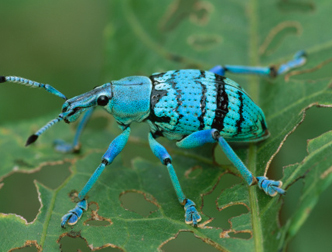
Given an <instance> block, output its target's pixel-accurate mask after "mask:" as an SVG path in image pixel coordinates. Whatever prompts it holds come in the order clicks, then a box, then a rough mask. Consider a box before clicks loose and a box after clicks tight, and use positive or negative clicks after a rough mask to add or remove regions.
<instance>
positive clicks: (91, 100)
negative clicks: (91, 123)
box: [25, 83, 112, 146]
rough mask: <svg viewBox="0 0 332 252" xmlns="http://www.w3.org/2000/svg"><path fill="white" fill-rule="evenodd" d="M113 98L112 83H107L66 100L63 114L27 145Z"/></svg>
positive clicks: (49, 123)
mask: <svg viewBox="0 0 332 252" xmlns="http://www.w3.org/2000/svg"><path fill="white" fill-rule="evenodd" d="M111 98H112V90H111V83H106V84H104V85H102V86H99V87H96V88H94V89H93V90H91V91H89V92H86V93H84V94H81V95H78V96H75V97H73V98H71V99H69V100H66V101H65V103H64V104H63V106H62V112H61V114H59V116H58V117H57V118H55V119H53V120H51V121H50V122H48V123H47V124H46V125H45V126H44V127H42V128H41V129H40V130H38V131H37V132H36V133H35V134H33V135H31V136H30V137H29V138H28V140H27V142H26V145H25V146H27V145H29V144H31V143H33V142H35V141H36V140H37V138H38V137H39V136H40V135H41V134H42V133H43V132H44V131H46V130H47V129H48V128H50V127H51V126H53V125H54V124H56V123H58V122H60V121H62V120H64V121H65V122H66V123H71V122H74V121H76V120H77V118H78V117H79V116H80V115H81V114H82V113H83V112H84V111H85V110H86V109H88V108H92V107H95V106H97V105H99V106H106V105H107V104H108V103H109V101H110V100H111Z"/></svg>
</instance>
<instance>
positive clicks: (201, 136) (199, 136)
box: [176, 129, 286, 197]
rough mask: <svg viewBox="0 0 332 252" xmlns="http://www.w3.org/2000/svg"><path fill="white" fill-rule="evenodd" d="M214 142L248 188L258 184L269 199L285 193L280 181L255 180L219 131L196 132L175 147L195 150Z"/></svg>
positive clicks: (263, 178) (259, 178)
mask: <svg viewBox="0 0 332 252" xmlns="http://www.w3.org/2000/svg"><path fill="white" fill-rule="evenodd" d="M215 142H218V144H219V146H220V147H221V149H222V150H223V151H224V153H225V154H226V156H227V157H228V159H229V160H230V161H231V162H232V163H233V165H234V166H235V167H236V168H237V169H238V171H239V172H240V174H241V175H242V177H243V178H244V179H245V181H246V182H247V183H248V185H249V186H251V185H255V184H258V187H259V188H260V189H262V190H263V191H264V192H265V193H266V194H267V195H270V196H271V197H274V196H276V195H277V194H278V193H279V194H285V193H286V192H285V191H284V190H283V189H281V188H280V187H281V186H282V182H281V181H274V180H269V179H268V178H266V177H257V178H255V177H254V176H253V174H252V173H251V172H250V171H249V170H248V168H247V167H246V166H245V165H244V163H243V162H242V161H241V159H240V158H239V157H238V156H237V155H236V153H235V152H234V151H233V149H232V148H231V146H230V145H229V144H228V143H227V142H226V140H225V139H224V138H223V137H222V136H221V135H220V133H219V131H218V130H216V129H210V130H201V131H197V132H195V133H193V134H191V135H189V136H187V137H185V138H184V139H182V140H181V141H179V142H177V143H176V145H177V146H179V147H181V148H195V147H198V146H202V145H203V144H205V143H215Z"/></svg>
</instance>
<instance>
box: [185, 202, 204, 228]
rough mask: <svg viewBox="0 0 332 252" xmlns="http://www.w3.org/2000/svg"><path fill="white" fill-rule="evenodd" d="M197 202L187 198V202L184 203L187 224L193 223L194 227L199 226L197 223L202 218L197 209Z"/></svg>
mask: <svg viewBox="0 0 332 252" xmlns="http://www.w3.org/2000/svg"><path fill="white" fill-rule="evenodd" d="M195 205H196V204H195V203H194V202H193V201H192V200H190V199H187V202H186V204H185V205H184V210H185V211H186V213H185V215H184V216H185V222H186V223H187V224H191V223H192V224H193V226H194V227H197V223H198V222H200V221H201V220H202V217H201V216H200V215H199V213H198V211H197V210H196V207H195Z"/></svg>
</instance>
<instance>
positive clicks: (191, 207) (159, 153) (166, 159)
mask: <svg viewBox="0 0 332 252" xmlns="http://www.w3.org/2000/svg"><path fill="white" fill-rule="evenodd" d="M149 144H150V147H151V150H152V152H153V154H155V155H156V157H157V158H159V160H160V161H161V162H162V164H164V165H166V167H167V170H168V173H169V175H170V178H171V181H172V184H173V187H174V189H175V192H176V195H177V197H178V200H179V202H180V204H182V205H184V210H185V222H186V223H187V224H191V223H192V224H193V225H194V226H195V227H196V226H197V223H198V222H200V221H201V220H202V218H201V216H200V215H199V213H198V211H197V210H196V207H195V203H194V202H193V201H192V200H190V199H188V198H187V197H186V196H185V195H184V193H183V191H182V188H181V185H180V182H179V180H178V178H177V176H176V173H175V170H174V168H173V165H172V158H171V156H170V155H169V154H168V152H167V150H166V149H165V147H164V146H162V145H161V144H159V143H158V142H157V141H156V139H155V138H154V137H153V136H152V134H151V133H149Z"/></svg>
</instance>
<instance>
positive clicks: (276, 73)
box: [270, 66, 278, 78]
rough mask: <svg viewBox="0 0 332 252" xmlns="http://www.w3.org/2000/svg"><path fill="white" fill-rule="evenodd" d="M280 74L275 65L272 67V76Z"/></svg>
mask: <svg viewBox="0 0 332 252" xmlns="http://www.w3.org/2000/svg"><path fill="white" fill-rule="evenodd" d="M277 75H278V70H277V68H276V67H275V66H271V67H270V77H271V78H275V77H277Z"/></svg>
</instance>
